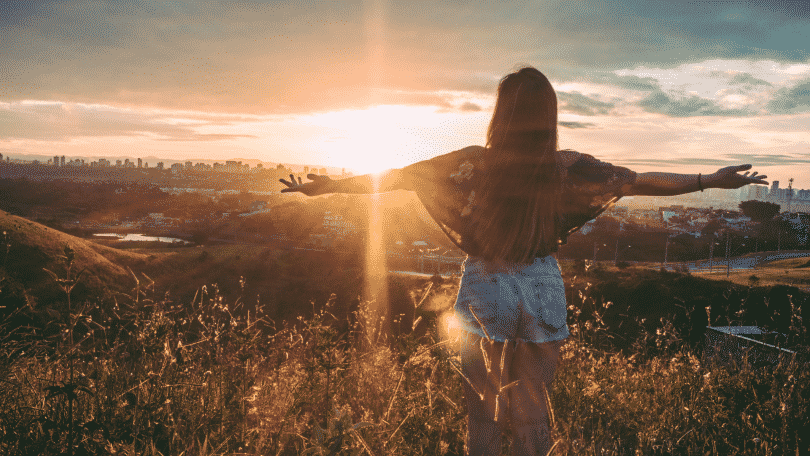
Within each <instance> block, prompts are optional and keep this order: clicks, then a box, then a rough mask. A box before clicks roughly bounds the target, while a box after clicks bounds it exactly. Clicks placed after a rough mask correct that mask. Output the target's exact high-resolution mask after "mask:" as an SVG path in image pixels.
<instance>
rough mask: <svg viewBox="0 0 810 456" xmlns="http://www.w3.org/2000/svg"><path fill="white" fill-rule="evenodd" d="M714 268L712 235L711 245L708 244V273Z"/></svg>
mask: <svg viewBox="0 0 810 456" xmlns="http://www.w3.org/2000/svg"><path fill="white" fill-rule="evenodd" d="M713 268H714V235H712V240H711V244H709V272H712V269H713Z"/></svg>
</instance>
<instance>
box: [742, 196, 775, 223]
mask: <svg viewBox="0 0 810 456" xmlns="http://www.w3.org/2000/svg"><path fill="white" fill-rule="evenodd" d="M779 209H781V206H779V205H778V204H776V203H768V202H766V201H757V200H749V201H743V202H741V203H740V210H741V211H742V212H743V214H745V215H746V217H749V218H750V219H751V220H753V221H754V222H766V221H768V220H773V218H774V217H776V214H778V213H779Z"/></svg>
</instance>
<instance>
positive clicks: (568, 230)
mask: <svg viewBox="0 0 810 456" xmlns="http://www.w3.org/2000/svg"><path fill="white" fill-rule="evenodd" d="M575 154H576V159H575V160H574V162H573V164H572V165H570V166H568V168H567V169H566V176H564V187H565V188H564V190H565V191H564V193H563V214H562V215H563V220H564V227H563V230H562V231H563V233H562V234H563V236H562V237H563V238H562V240H561V241H562V242H563V243H565V240H566V239H565V238H567V237H568V235H570V234H572V233H574V232H575V231H577V230H578V229H580V228H582V225H584V224H585V223H588V221H590V220H592V219H594V218H596V217H597V216H599V214H601V213H602V212H604V211H605V210H606V209H608V208H609V207H610V206H612V205H613V204H614V203H615V202H616V201H618V200H619V198H621V197H622V196H624V195H625V194H627V193H628V192H629V191H630V189H631V188H632V186H633V184H634V183H635V181H636V173H635V172H634V171H631V170H629V169H627V168H625V167H622V166H616V165H612V164H610V163H607V162H603V161H601V160H598V159H596V158H594V157H593V156H591V155H588V154H582V153H578V152H575Z"/></svg>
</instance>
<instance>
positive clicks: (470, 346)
mask: <svg viewBox="0 0 810 456" xmlns="http://www.w3.org/2000/svg"><path fill="white" fill-rule="evenodd" d="M504 345H506V350H507V353H506V355H507V356H501V355H502V352H501V351H502V350H503V349H504ZM512 347H514V343H513V342H510V343H508V344H504V343H503V342H491V341H488V340H487V339H483V342H482V338H481V337H480V336H477V335H475V334H470V335H469V337H467V338H466V339H465V341H464V342H463V343H462V345H461V360H462V368H463V369H462V372H464V375H465V376H466V377H467V379H468V380H469V381H470V382H472V383H473V385H475V388H473V386H471V385H470V384H469V383H468V381H467V380H464V396H465V398H466V400H467V410H468V413H469V415H468V416H467V437H466V439H465V454H467V455H476V456H477V455H497V454H500V452H501V431H502V430H503V424H504V421H505V420H506V409H507V399H508V398H507V395H506V394H503V395H502V397H501V398H500V399H498V388H499V386H501V385H506V384H507V383H508V379H507V378H506V376H504V378H503V379H502V378H501V359H502V358H503V360H504V365H505V366H506V371H505V372H504V373H505V374H507V373H508V372H509V366H510V365H511V361H512V356H511V351H512ZM485 356H486V359H485V358H484V357H485ZM487 364H489V367H490V369H489V370H487ZM501 382H503V383H501ZM479 392H480V393H482V394H483V395H484V398H483V400H482V399H481V396H480V395H479ZM496 401H499V402H500V403H499V405H498V407H497V408H498V419H497V420H496V419H495V409H496V406H495V405H496Z"/></svg>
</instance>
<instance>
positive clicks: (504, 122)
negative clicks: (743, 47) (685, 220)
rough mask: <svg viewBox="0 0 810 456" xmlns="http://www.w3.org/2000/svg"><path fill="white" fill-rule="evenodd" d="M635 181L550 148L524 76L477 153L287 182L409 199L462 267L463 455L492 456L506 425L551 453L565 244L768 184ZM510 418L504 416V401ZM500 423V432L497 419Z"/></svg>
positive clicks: (544, 106)
mask: <svg viewBox="0 0 810 456" xmlns="http://www.w3.org/2000/svg"><path fill="white" fill-rule="evenodd" d="M750 168H751V166H750V165H741V166H730V167H726V168H722V169H720V170H719V171H717V172H715V173H713V174H710V175H706V176H703V175H701V174H697V175H695V174H673V173H657V172H650V173H638V174H637V173H635V172H633V171H631V170H629V169H627V168H623V167H619V166H613V165H610V164H608V163H604V162H601V161H599V160H597V159H595V158H593V157H592V156H590V155H586V154H581V153H578V152H574V151H571V150H559V149H558V147H557V97H556V95H555V92H554V89H553V88H552V86H551V83H549V81H548V79H546V77H545V76H544V75H543V74H542V73H541V72H540V71H538V70H537V69H535V68H531V67H528V68H522V69H521V70H519V71H517V72H514V73H512V74H509V75H507V76H506V77H504V78H503V79H502V80H501V82H500V85H499V86H498V96H497V100H496V104H495V111H494V113H493V115H492V120H491V122H490V125H489V129H488V132H487V144H486V147H476V146H472V147H467V148H465V149H462V150H459V151H456V152H451V153H448V154H445V155H441V156H439V157H436V158H433V159H430V160H425V161H422V162H418V163H415V164H413V165H410V166H407V167H405V168H402V169H394V170H390V171H386V172H384V173H382V174H381V175H378V177H376V178H372V176H370V175H364V176H358V177H352V178H348V179H341V180H331V179H329V178H328V177H325V176H316V175H313V174H310V175H308V176H307V177H308V178H309V179H311V180H312V182H308V183H302V182H301V179H300V178H298V181H297V182H296V180H295V178H294V176H292V175H290V178H291V180H290V181H289V182H288V181H286V180H284V179H282V180H281V182H282V183H284V184H285V185H287V187H288V188H286V189H284V190H282V192H301V193H304V194H305V195H310V196H312V195H320V194H325V193H377V192H387V191H392V190H411V191H414V192H416V193H417V195H418V196H419V198H420V200H421V201H422V203H423V204H424V205H425V208H426V209H427V210H428V212H429V213H430V215H431V216H432V217H433V218H434V219H435V220H436V222H437V223H438V224H439V226H440V227H441V228H442V230H443V231H444V232H445V233H446V234H447V235H448V236H449V237H450V239H451V240H452V241H453V242H454V243H455V244H456V245H457V246H458V247H459V248H461V249H462V250H464V251H465V252H466V253H467V254H468V257H467V259H466V260H465V261H464V265H463V276H462V279H461V286H460V288H459V293H458V297H457V298H456V303H455V307H454V309H455V312H456V317H457V320H458V322H459V324H460V325H461V330H462V334H463V335H464V337H463V341H464V342H463V343H462V344H461V357H462V366H463V370H462V372H463V374H464V377H465V382H464V387H465V396H466V399H467V406H468V411H469V416H468V426H467V439H466V452H467V454H474V455H489V454H498V453H499V451H500V440H501V431H502V424H503V423H504V422H507V421H508V422H509V424H510V426H511V430H512V435H513V439H514V441H513V445H512V447H513V449H514V452H515V454H521V455H523V454H525V455H545V454H546V453H547V452H548V450H549V448H550V447H551V441H550V435H549V428H548V405H547V397H548V396H547V390H546V386H547V385H550V384H551V382H552V380H553V379H554V373H555V371H556V369H557V364H558V360H559V353H560V347H561V345H562V342H563V341H564V339H565V338H567V337H568V335H569V333H568V327H567V325H566V303H565V287H564V284H563V280H562V276H561V274H560V269H559V267H558V265H557V261H556V259H555V257H554V254H555V252H556V251H557V248H558V246H559V245H560V244H562V243H565V241H566V238H567V237H568V235H570V234H571V233H573V232H575V231H576V230H578V229H579V228H580V227H582V225H583V224H585V223H586V222H588V221H589V220H591V219H593V218H595V217H596V216H598V215H599V214H600V213H601V212H603V211H604V210H605V209H607V207H609V206H610V205H611V204H613V203H615V202H616V201H617V200H618V199H619V198H621V197H622V196H627V195H650V196H653V195H654V196H664V195H679V194H682V193H689V192H694V191H697V190H700V191H703V189H705V188H712V187H713V188H725V189H734V188H739V187H741V186H743V185H746V184H767V182H765V180H764V179H765V178H766V176H761V175H757V173H756V172H755V173H753V174H752V175H750V176H749V175H748V172H745V174H738V173H739V172H742V171H746V170H748V169H750ZM507 396H508V400H509V404H511V405H510V406H507V403H506V400H507ZM507 416H508V420H507V419H506V418H507Z"/></svg>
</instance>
